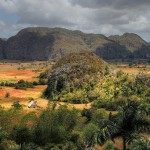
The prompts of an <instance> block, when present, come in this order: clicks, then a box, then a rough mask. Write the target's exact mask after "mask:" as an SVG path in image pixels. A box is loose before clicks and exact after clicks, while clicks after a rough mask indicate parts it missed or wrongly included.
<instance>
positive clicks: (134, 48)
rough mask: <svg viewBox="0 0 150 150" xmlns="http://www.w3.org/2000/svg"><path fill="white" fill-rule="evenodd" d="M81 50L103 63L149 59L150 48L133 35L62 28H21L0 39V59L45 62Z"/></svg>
mask: <svg viewBox="0 0 150 150" xmlns="http://www.w3.org/2000/svg"><path fill="white" fill-rule="evenodd" d="M84 50H88V51H92V52H95V53H96V54H97V55H98V56H100V57H102V58H104V59H129V58H140V59H149V58H150V45H149V43H147V42H146V41H144V40H143V39H142V38H140V37H139V36H138V35H136V34H132V33H126V34H124V35H122V36H110V37H106V36H104V35H101V34H86V33H83V32H81V31H72V30H67V29H63V28H46V27H32V28H25V29H23V30H21V31H20V32H18V34H17V35H15V36H13V37H10V38H9V39H7V40H3V39H0V59H13V60H49V59H58V58H61V57H63V56H66V55H68V54H70V53H75V52H82V51H84Z"/></svg>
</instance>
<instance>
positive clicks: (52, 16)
mask: <svg viewBox="0 0 150 150" xmlns="http://www.w3.org/2000/svg"><path fill="white" fill-rule="evenodd" d="M149 6H150V0H113V1H112V0H0V37H1V38H9V37H10V36H13V35H15V34H16V33H17V32H19V30H21V29H23V28H26V27H32V26H45V27H63V28H67V29H71V30H81V31H83V32H86V33H97V34H104V35H106V36H109V35H121V34H123V33H126V32H129V33H136V34H138V35H140V36H141V37H142V38H143V39H145V40H146V41H150V36H149V35H150V28H149V27H150V9H149Z"/></svg>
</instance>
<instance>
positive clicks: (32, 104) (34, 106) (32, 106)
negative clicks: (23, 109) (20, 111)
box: [28, 100, 38, 108]
mask: <svg viewBox="0 0 150 150" xmlns="http://www.w3.org/2000/svg"><path fill="white" fill-rule="evenodd" d="M37 107H38V106H37V103H36V101H34V100H32V101H31V102H30V103H29V104H28V108H37Z"/></svg>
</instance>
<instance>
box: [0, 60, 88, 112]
mask: <svg viewBox="0 0 150 150" xmlns="http://www.w3.org/2000/svg"><path fill="white" fill-rule="evenodd" d="M51 64H52V63H50V62H44V61H42V62H13V61H9V62H3V61H1V62H0V68H1V69H0V82H8V83H10V82H12V83H16V82H17V81H19V80H25V81H29V82H33V81H38V76H39V75H40V73H41V72H43V71H45V70H46V69H49V68H51V66H52V65H51ZM46 87H47V86H46V85H38V86H35V87H33V88H27V89H25V90H22V89H15V88H14V87H9V86H0V106H2V107H4V108H6V109H8V108H11V105H12V104H13V102H14V101H19V103H20V104H21V105H24V108H27V107H26V106H27V105H28V103H29V101H30V99H34V100H36V101H37V105H38V106H39V107H41V108H46V107H47V104H48V100H46V99H44V98H41V95H42V93H43V91H44V90H45V89H46ZM8 92H9V94H10V97H8V98H5V95H6V93H8ZM60 104H64V103H60ZM90 105H91V104H87V105H85V104H69V106H70V107H76V108H78V109H83V108H90ZM32 110H33V109H32Z"/></svg>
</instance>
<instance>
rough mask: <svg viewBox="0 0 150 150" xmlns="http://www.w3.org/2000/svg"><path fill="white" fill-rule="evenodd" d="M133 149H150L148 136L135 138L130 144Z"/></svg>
mask: <svg viewBox="0 0 150 150" xmlns="http://www.w3.org/2000/svg"><path fill="white" fill-rule="evenodd" d="M130 149H132V150H150V140H149V139H148V138H146V137H141V138H139V139H138V138H137V139H134V140H133V141H132V143H131V145H130Z"/></svg>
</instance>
